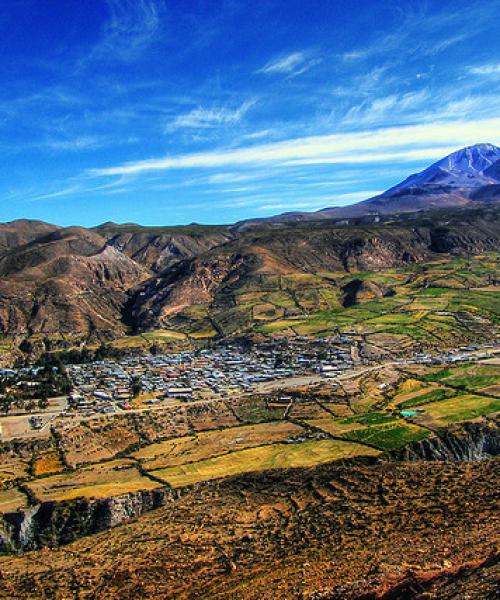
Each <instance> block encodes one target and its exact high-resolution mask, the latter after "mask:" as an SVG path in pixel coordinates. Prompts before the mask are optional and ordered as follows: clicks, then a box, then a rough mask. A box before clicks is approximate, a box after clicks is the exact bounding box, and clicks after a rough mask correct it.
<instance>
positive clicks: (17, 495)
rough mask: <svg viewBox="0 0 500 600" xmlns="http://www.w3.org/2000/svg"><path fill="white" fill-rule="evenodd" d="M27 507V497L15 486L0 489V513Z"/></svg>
mask: <svg viewBox="0 0 500 600" xmlns="http://www.w3.org/2000/svg"><path fill="white" fill-rule="evenodd" d="M27 507H28V499H27V497H26V494H23V493H22V492H20V491H19V490H18V489H16V488H11V489H7V490H0V513H8V512H14V511H16V510H22V509H23V508H27Z"/></svg>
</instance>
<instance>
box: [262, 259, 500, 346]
mask: <svg viewBox="0 0 500 600" xmlns="http://www.w3.org/2000/svg"><path fill="white" fill-rule="evenodd" d="M497 260H498V259H497V257H494V256H482V257H475V258H471V259H469V260H465V259H464V260H452V261H447V262H446V261H436V262H435V263H428V264H426V265H415V266H412V267H408V268H407V269H401V270H388V271H382V272H365V273H355V274H351V275H346V274H345V273H319V274H317V275H316V276H314V275H305V274H293V275H287V276H284V277H282V280H281V285H286V286H287V289H286V293H284V292H282V291H280V292H275V293H271V294H267V295H264V293H263V292H262V295H261V296H260V297H261V298H265V299H266V301H267V302H270V303H271V304H275V307H278V306H281V307H285V306H289V302H291V298H293V301H294V304H295V306H294V312H293V313H287V312H285V315H282V314H280V313H279V312H276V318H274V319H273V318H272V312H271V311H270V310H269V311H268V312H267V316H266V319H265V320H263V319H262V317H261V316H260V313H258V315H259V316H257V318H255V319H254V321H253V326H254V327H255V328H256V330H257V331H259V332H261V333H263V334H267V335H272V334H274V333H276V332H285V331H291V332H293V333H295V334H298V335H315V336H322V335H328V334H331V333H332V331H340V332H342V331H346V330H354V331H357V332H358V333H360V334H363V335H366V336H368V341H369V343H371V344H372V345H373V346H374V347H380V348H383V349H385V350H388V351H389V352H390V353H394V354H398V353H400V352H401V351H408V350H411V349H414V348H427V349H429V350H431V349H436V348H440V347H443V345H450V346H451V345H457V344H459V343H468V342H472V341H474V340H477V338H478V336H480V335H481V334H482V333H483V334H486V333H488V335H491V333H492V331H493V330H494V328H495V327H497V326H498V324H500V316H499V315H500V298H499V294H498V292H497V290H496V288H495V287H494V286H491V285H489V282H490V281H491V278H492V277H496V275H495V274H496V273H498V263H497ZM354 275H355V279H356V280H359V281H362V282H368V283H370V284H373V285H376V286H379V288H380V289H386V290H389V292H388V293H387V294H386V295H383V296H382V297H373V296H374V294H373V293H370V292H369V291H365V292H364V293H361V294H359V295H358V298H357V301H356V303H355V304H354V305H353V306H350V307H348V308H345V307H343V306H342V295H341V293H340V290H342V289H343V288H344V286H345V285H346V284H348V283H349V281H352V278H353V276H354ZM305 282H308V285H309V288H308V289H307V290H306V289H303V288H304V283H305ZM333 283H335V284H336V285H335V287H334V286H333V285H332V284H333ZM254 293H257V292H254ZM278 298H279V300H278ZM290 308H291V307H290ZM297 309H298V311H299V312H297ZM275 310H276V309H275Z"/></svg>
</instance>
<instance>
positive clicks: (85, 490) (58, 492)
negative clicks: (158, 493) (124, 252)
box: [26, 460, 160, 502]
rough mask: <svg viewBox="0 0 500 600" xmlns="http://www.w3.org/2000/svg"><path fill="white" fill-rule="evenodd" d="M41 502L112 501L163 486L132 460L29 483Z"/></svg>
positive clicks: (86, 468) (112, 462)
mask: <svg viewBox="0 0 500 600" xmlns="http://www.w3.org/2000/svg"><path fill="white" fill-rule="evenodd" d="M26 487H27V488H28V489H29V490H30V492H31V493H32V494H33V496H34V497H35V498H36V499H37V500H38V501H40V502H44V501H49V500H55V501H63V500H73V499H75V498H109V497H111V496H119V495H120V494H127V493H130V492H135V491H139V490H152V489H155V488H158V487H160V484H158V483H157V482H155V481H152V480H151V479H149V478H148V477H145V476H143V475H141V474H140V473H139V471H138V469H137V466H136V465H135V464H134V462H133V461H130V460H114V461H109V462H106V463H101V464H97V465H92V466H89V467H84V468H82V469H79V470H78V471H75V472H74V473H65V474H61V475H52V476H50V477H43V478H40V479H36V480H33V481H30V482H29V483H27V484H26Z"/></svg>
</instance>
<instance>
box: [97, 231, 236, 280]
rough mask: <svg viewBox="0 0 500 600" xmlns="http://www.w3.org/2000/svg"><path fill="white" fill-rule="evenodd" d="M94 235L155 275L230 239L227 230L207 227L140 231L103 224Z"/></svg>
mask: <svg viewBox="0 0 500 600" xmlns="http://www.w3.org/2000/svg"><path fill="white" fill-rule="evenodd" d="M95 231H96V232H97V233H99V235H102V236H103V237H105V238H106V240H107V244H108V246H112V247H113V248H116V249H117V250H119V251H120V252H123V253H125V254H126V255H127V256H129V257H130V258H132V259H133V260H135V261H136V262H138V263H140V264H141V265H143V266H145V267H146V268H148V269H152V270H153V271H155V272H158V271H161V270H162V269H165V268H166V267H168V266H170V265H172V264H174V263H176V262H178V261H179V260H183V259H185V258H189V257H191V256H195V255H197V254H200V253H201V252H206V251H207V250H210V249H211V248H213V247H215V246H219V245H220V244H224V243H225V242H226V241H228V240H229V239H231V237H232V236H231V234H230V232H229V229H228V228H227V227H225V226H208V225H207V226H203V225H188V226H185V227H142V226H140V225H135V224H125V225H117V224H115V223H104V224H103V225H100V226H99V227H96V228H95Z"/></svg>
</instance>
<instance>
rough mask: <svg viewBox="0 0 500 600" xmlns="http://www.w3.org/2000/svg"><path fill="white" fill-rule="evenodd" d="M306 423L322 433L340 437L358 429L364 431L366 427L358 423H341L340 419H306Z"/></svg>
mask: <svg viewBox="0 0 500 600" xmlns="http://www.w3.org/2000/svg"><path fill="white" fill-rule="evenodd" d="M307 423H309V425H312V426H313V427H317V428H318V429H321V430H322V431H326V433H329V434H331V435H335V436H337V435H342V434H343V433H348V432H349V431H355V430H358V429H366V425H360V424H359V423H355V422H352V423H342V420H341V419H332V418H325V419H308V421H307Z"/></svg>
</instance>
